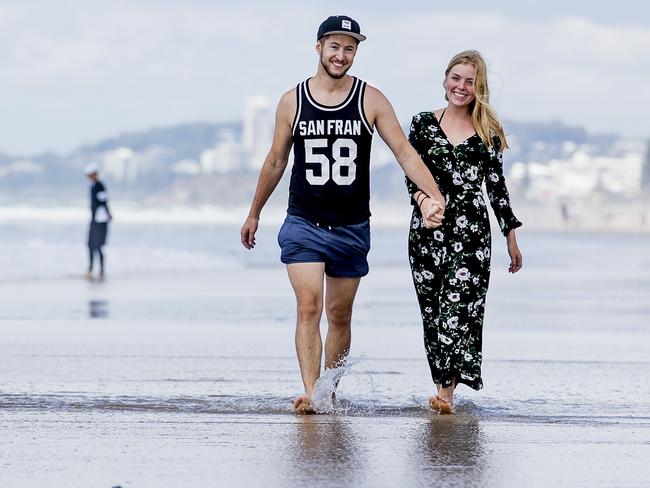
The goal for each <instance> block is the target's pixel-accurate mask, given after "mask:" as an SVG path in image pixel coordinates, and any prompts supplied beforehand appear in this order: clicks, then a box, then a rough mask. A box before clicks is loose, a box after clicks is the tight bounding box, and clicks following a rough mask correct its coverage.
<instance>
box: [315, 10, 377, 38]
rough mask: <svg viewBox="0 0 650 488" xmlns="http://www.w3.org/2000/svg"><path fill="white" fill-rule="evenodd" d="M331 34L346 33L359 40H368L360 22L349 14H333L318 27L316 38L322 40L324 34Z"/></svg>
mask: <svg viewBox="0 0 650 488" xmlns="http://www.w3.org/2000/svg"><path fill="white" fill-rule="evenodd" d="M330 34H345V35H346V36H350V37H354V38H355V39H356V40H357V41H359V42H361V41H365V40H366V36H364V35H363V34H361V27H359V22H357V21H356V20H354V19H353V18H351V17H348V16H347V15H332V16H331V17H327V19H325V20H324V21H323V23H322V24H321V25H320V27H319V28H318V34H317V35H316V40H317V41H320V40H321V39H322V38H323V36H328V35H330Z"/></svg>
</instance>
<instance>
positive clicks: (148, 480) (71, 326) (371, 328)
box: [0, 226, 650, 488]
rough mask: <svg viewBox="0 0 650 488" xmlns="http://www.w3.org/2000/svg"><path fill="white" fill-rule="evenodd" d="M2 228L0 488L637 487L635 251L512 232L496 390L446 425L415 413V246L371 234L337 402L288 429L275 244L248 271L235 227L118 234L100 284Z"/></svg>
mask: <svg viewBox="0 0 650 488" xmlns="http://www.w3.org/2000/svg"><path fill="white" fill-rule="evenodd" d="M3 230H4V231H5V232H6V231H7V228H6V227H5V228H4V229H3ZM46 230H47V229H46ZM50 230H52V229H50ZM174 230H175V231H174ZM11 232H13V234H12V233H11ZM11 232H9V234H8V235H9V237H8V238H7V239H5V241H4V243H3V244H1V246H3V247H1V248H0V251H1V252H0V255H2V256H3V259H4V260H5V263H7V262H8V261H10V263H9V264H8V265H7V266H8V269H11V270H13V271H11V272H12V273H13V275H11V276H8V275H3V276H2V279H0V296H2V297H3V306H2V307H0V332H1V334H2V336H1V337H2V339H1V341H0V372H1V375H0V431H1V432H2V439H3V440H2V442H1V443H0V479H1V480H2V484H3V486H10V487H13V486H15V487H29V486H43V485H47V486H55V487H56V486H62V487H63V486H66V487H69V486H83V487H94V486H97V487H100V486H101V487H105V486H115V485H120V486H122V487H124V488H126V487H131V486H133V487H135V486H157V487H159V486H160V487H164V486H214V485H224V486H230V485H235V484H237V485H240V486H260V485H264V486H271V487H272V486H287V485H293V484H310V485H312V486H326V487H329V486H332V487H341V486H373V487H374V486H396V485H400V486H402V485H403V486H430V485H431V484H432V483H433V482H436V483H440V484H444V485H445V486H499V487H501V486H522V485H525V486H549V485H557V486H647V479H648V476H649V475H650V469H649V468H647V467H646V464H647V463H646V460H647V459H648V458H650V440H649V439H650V359H649V358H650V355H649V353H650V330H649V329H648V323H649V321H648V316H649V315H650V314H649V312H650V303H649V302H648V299H647V297H648V296H650V277H649V275H648V274H649V271H648V270H650V266H649V265H650V262H649V261H650V258H649V257H648V255H647V253H646V251H645V250H646V249H647V246H646V245H645V244H646V243H647V239H648V238H647V236H635V235H623V236H620V235H617V236H609V235H604V236H601V235H596V234H583V235H553V234H532V233H531V234H525V233H522V236H521V239H520V240H521V246H522V248H523V249H524V253H525V265H526V268H525V269H524V271H523V272H522V273H519V274H517V275H515V276H508V275H507V273H505V268H506V267H507V262H506V259H505V253H504V249H503V248H504V247H505V246H503V245H499V244H503V243H502V242H501V241H495V247H494V250H495V252H494V260H493V276H492V284H491V288H490V294H489V296H488V306H487V316H486V324H485V333H484V353H485V361H484V370H483V375H484V381H485V385H486V387H485V389H484V390H482V391H480V392H474V391H472V390H469V389H467V388H464V387H462V386H461V387H459V390H458V401H457V404H456V414H455V415H454V416H451V417H449V416H439V415H436V414H434V413H433V412H431V411H430V409H428V408H427V398H428V396H429V395H430V394H431V393H432V390H433V387H432V385H431V380H430V377H429V373H428V368H427V365H426V361H425V357H424V353H423V346H422V339H421V335H422V333H421V325H420V324H419V313H418V310H417V306H416V304H415V296H414V293H413V290H412V284H411V282H410V276H409V273H408V269H407V268H406V267H405V266H406V262H405V258H404V257H403V256H400V254H399V252H397V251H396V250H399V249H400V246H403V245H405V242H404V239H405V234H404V233H403V232H402V231H401V230H395V229H377V230H375V231H374V232H373V246H374V247H373V255H372V256H371V262H372V271H371V274H370V275H369V276H368V277H367V278H365V279H364V281H363V282H362V285H361V288H360V291H359V295H358V299H357V304H356V308H355V316H354V325H353V344H352V360H351V361H350V365H349V366H348V368H347V369H346V371H345V374H344V375H343V377H342V378H341V381H340V385H339V388H338V390H337V402H336V404H335V405H334V407H333V411H332V412H330V413H328V414H327V415H319V416H309V417H295V416H294V415H293V414H292V410H291V401H292V400H293V398H294V397H295V396H296V395H297V394H298V393H300V386H301V381H300V376H299V373H298V367H297V361H296V359H295V353H294V349H293V347H294V346H293V320H294V303H293V298H292V294H291V290H290V287H289V284H288V282H287V279H286V276H285V272H284V270H283V269H282V267H281V266H280V265H278V264H277V263H276V262H275V259H276V254H277V248H276V247H275V243H274V242H270V240H271V239H273V238H274V236H272V235H271V234H272V233H271V231H270V230H267V231H266V233H264V232H263V233H262V235H261V238H260V241H259V242H260V244H259V248H258V249H256V251H255V253H256V254H253V255H250V254H249V253H245V252H244V251H240V250H239V248H238V247H237V246H238V244H237V229H233V228H229V229H226V228H220V229H217V230H216V231H215V230H214V229H212V230H209V229H204V228H195V227H193V226H178V227H175V228H174V229H169V228H165V229H157V230H156V229H154V228H153V227H144V228H138V229H136V228H133V229H132V234H129V235H128V236H126V235H123V236H121V235H120V234H119V233H117V232H116V235H115V239H114V241H112V242H111V247H109V261H108V262H109V263H110V267H109V274H108V279H107V280H106V281H105V282H87V281H84V280H81V279H80V278H79V277H78V276H79V273H78V272H77V271H76V269H75V270H73V269H72V268H73V266H72V265H71V264H70V263H73V262H79V265H80V266H81V267H82V266H83V260H84V259H85V256H77V255H76V254H75V253H73V252H72V251H71V250H70V249H69V248H68V247H67V245H66V243H67V242H68V241H67V240H66V239H68V238H69V236H70V235H71V233H70V230H69V229H68V230H67V231H65V232H64V231H60V230H59V231H57V232H59V233H58V234H57V232H54V231H52V232H51V234H50V235H51V236H53V237H52V242H50V241H45V240H43V242H47V244H44V243H43V247H44V248H45V249H46V250H47V252H43V253H41V254H40V257H39V258H38V259H36V260H35V261H34V262H29V261H27V260H26V259H27V257H29V256H30V251H29V249H30V247H29V246H24V245H23V246H21V244H20V243H21V242H24V240H25V239H30V238H34V236H35V235H37V234H38V232H40V231H38V232H37V230H35V229H32V228H26V227H23V228H21V229H18V230H16V229H14V230H13V231H11ZM138 233H139V234H138ZM12 236H13V237H12ZM161 236H164V238H162V237H161ZM57 239H58V240H57ZM7 242H9V244H7ZM215 243H219V246H218V247H217V246H216V245H215ZM7 246H9V248H7ZM57 249H66V251H65V252H64V254H63V257H62V258H61V259H60V260H56V259H54V258H56V257H57V256H56V252H57ZM614 250H616V252H615V255H616V258H615V260H614V259H613V258H612V257H611V256H612V255H613V254H614ZM12 252H14V254H13V258H12V259H10V257H8V256H10V254H11V253H12ZM62 252H63V251H62ZM65 253H67V254H65ZM127 254H128V255H129V256H130V257H129V260H130V261H128V262H126V263H125V262H121V261H120V257H121V256H124V255H127ZM66 256H67V257H66ZM188 256H189V258H188ZM197 256H198V258H197ZM46 257H47V259H50V260H52V263H53V264H52V266H51V267H50V268H48V267H47V266H43V262H44V261H43V260H44V259H45V258H46ZM163 257H164V258H163ZM249 258H251V259H250V260H249ZM152 261H153V262H154V265H152V266H151V267H149V263H151V262H152ZM614 261H615V264H614ZM188 263H189V264H188ZM44 269H45V271H44ZM325 328H326V327H325V325H324V326H323V330H325ZM326 383H327V382H324V386H323V398H327V396H328V394H329V392H330V391H331V390H330V389H329V388H328V387H327V384H326Z"/></svg>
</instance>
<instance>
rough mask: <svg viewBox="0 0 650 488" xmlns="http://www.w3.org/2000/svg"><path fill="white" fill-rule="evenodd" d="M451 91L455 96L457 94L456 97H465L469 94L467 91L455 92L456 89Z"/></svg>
mask: <svg viewBox="0 0 650 488" xmlns="http://www.w3.org/2000/svg"><path fill="white" fill-rule="evenodd" d="M452 93H453V94H454V95H455V96H457V97H458V98H467V97H468V96H469V95H468V94H467V93H460V92H457V91H454V92H452Z"/></svg>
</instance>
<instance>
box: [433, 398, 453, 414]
mask: <svg viewBox="0 0 650 488" xmlns="http://www.w3.org/2000/svg"><path fill="white" fill-rule="evenodd" d="M429 404H430V405H431V408H432V409H433V410H435V411H436V412H438V413H441V414H444V415H449V414H450V413H451V406H452V404H451V402H449V401H447V400H445V399H444V398H442V397H441V396H440V395H436V396H432V397H431V398H429Z"/></svg>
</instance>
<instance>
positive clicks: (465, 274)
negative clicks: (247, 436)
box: [456, 268, 470, 281]
mask: <svg viewBox="0 0 650 488" xmlns="http://www.w3.org/2000/svg"><path fill="white" fill-rule="evenodd" d="M469 276H470V273H469V270H468V269H467V268H460V269H459V270H458V271H456V278H458V279H459V280H460V281H467V280H469Z"/></svg>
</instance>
